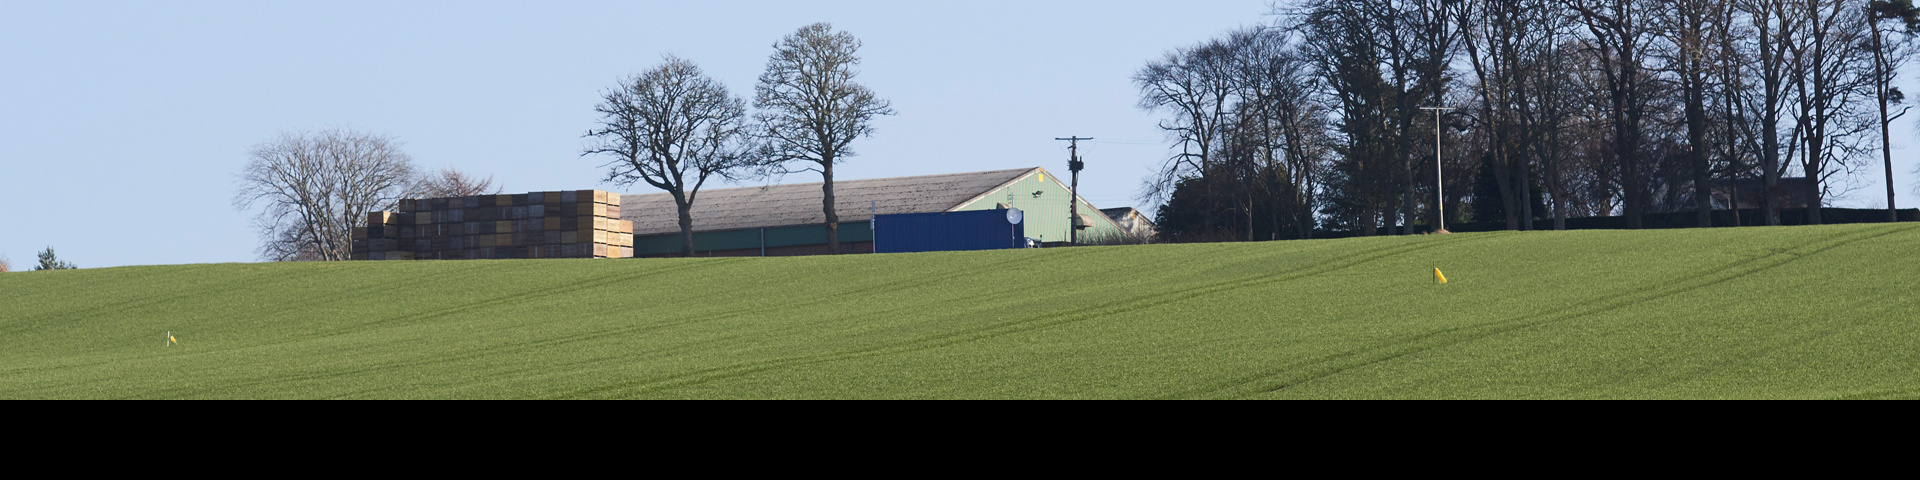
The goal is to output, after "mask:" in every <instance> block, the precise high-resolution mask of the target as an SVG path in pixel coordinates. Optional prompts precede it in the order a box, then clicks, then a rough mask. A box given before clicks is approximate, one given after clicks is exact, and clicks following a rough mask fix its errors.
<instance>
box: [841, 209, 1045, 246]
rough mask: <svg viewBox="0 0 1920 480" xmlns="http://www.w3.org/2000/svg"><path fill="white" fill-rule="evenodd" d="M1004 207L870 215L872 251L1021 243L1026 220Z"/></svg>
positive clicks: (1015, 244) (1024, 235)
mask: <svg viewBox="0 0 1920 480" xmlns="http://www.w3.org/2000/svg"><path fill="white" fill-rule="evenodd" d="M1007 212H1008V211H1007V210H968V211H962V212H936V213H907V214H900V215H877V216H875V217H873V251H874V252H878V253H901V252H939V251H949V250H992V249H998V248H1015V247H1019V246H1021V244H1022V243H1023V240H1025V238H1026V236H1027V226H1026V224H1025V222H1019V223H1016V222H1013V221H1012V219H1009V218H1008V215H1007Z"/></svg>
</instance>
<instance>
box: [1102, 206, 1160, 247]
mask: <svg viewBox="0 0 1920 480" xmlns="http://www.w3.org/2000/svg"><path fill="white" fill-rule="evenodd" d="M1100 213H1103V214H1106V215H1107V218H1108V219H1112V220H1113V223H1114V224H1115V225H1119V226H1120V229H1121V230H1125V231H1126V232H1127V234H1128V235H1132V236H1133V238H1138V239H1141V240H1146V239H1149V238H1153V236H1154V235H1158V234H1159V233H1160V229H1159V228H1158V227H1155V226H1154V225H1153V218H1152V217H1148V216H1147V214H1145V213H1141V212H1140V210H1137V209H1134V208H1133V207H1114V208H1102V209H1100Z"/></svg>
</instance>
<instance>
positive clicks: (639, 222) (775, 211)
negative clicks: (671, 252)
mask: <svg viewBox="0 0 1920 480" xmlns="http://www.w3.org/2000/svg"><path fill="white" fill-rule="evenodd" d="M1035 170H1039V168H1020V169H1013V170H994V171H989V172H971V173H949V174H944V175H922V176H917V177H894V178H874V179H867V180H839V181H835V182H833V200H834V201H833V203H834V210H835V213H837V214H839V215H840V221H842V222H863V221H866V220H867V219H869V218H871V217H872V214H871V213H870V212H871V210H869V209H868V205H870V204H871V205H874V206H876V207H877V208H878V209H879V213H881V214H896V213H927V212H944V211H948V210H951V209H953V208H956V207H959V206H961V204H963V203H966V202H967V201H970V200H973V199H975V198H977V197H979V196H980V195H983V194H986V193H987V192H989V191H992V190H993V189H995V188H998V187H1000V186H1001V185H1006V184H1007V183H1008V182H1012V181H1014V180H1016V179H1019V178H1021V177H1023V176H1025V175H1026V174H1028V173H1030V172H1033V171H1035ZM822 196H823V193H822V192H821V191H820V182H814V183H795V184H787V185H768V186H764V187H744V188H727V189H716V190H701V191H700V193H699V196H697V197H695V198H694V201H693V212H692V213H693V229H694V231H701V232H705V231H718V230H737V229H743V228H760V227H779V226H786V225H806V224H817V223H826V221H827V220H826V218H827V217H826V214H825V213H821V212H820V199H821V197H822ZM620 217H621V218H622V219H626V220H632V221H633V234H634V235H657V234H662V233H675V232H679V231H680V217H679V213H678V212H676V211H675V210H674V206H673V197H672V196H671V195H668V194H665V193H649V194H640V195H622V196H621V197H620Z"/></svg>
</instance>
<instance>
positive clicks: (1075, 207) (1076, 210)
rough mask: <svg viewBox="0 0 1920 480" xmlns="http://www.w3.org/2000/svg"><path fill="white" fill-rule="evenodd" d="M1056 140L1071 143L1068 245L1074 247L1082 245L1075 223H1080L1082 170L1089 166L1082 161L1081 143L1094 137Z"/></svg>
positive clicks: (1068, 162) (1068, 146)
mask: <svg viewBox="0 0 1920 480" xmlns="http://www.w3.org/2000/svg"><path fill="white" fill-rule="evenodd" d="M1054 140H1066V141H1068V142H1071V143H1068V144H1067V171H1069V172H1073V184H1072V185H1070V186H1069V187H1068V188H1069V189H1070V191H1071V192H1073V193H1072V194H1070V195H1067V197H1068V198H1067V244H1069V245H1072V244H1076V243H1080V226H1079V225H1075V223H1077V222H1079V221H1080V169H1081V168H1084V167H1086V166H1087V163H1086V162H1082V161H1080V141H1081V140H1093V137H1080V136H1077V135H1076V136H1072V137H1067V138H1055V139H1054Z"/></svg>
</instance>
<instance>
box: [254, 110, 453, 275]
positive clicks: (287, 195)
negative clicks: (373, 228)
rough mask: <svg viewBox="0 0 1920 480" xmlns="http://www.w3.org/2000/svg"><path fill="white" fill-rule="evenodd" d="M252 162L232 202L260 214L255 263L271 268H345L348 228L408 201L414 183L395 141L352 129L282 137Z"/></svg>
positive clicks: (264, 145) (264, 146) (258, 149)
mask: <svg viewBox="0 0 1920 480" xmlns="http://www.w3.org/2000/svg"><path fill="white" fill-rule="evenodd" d="M249 157H251V158H250V160H249V161H248V162H247V166H246V167H245V168H244V169H243V170H241V172H240V192H239V193H238V194H236V195H235V196H234V200H233V202H234V206H235V207H236V208H238V209H240V210H242V211H245V210H251V209H253V208H255V207H259V208H260V211H259V214H258V216H257V217H255V221H254V225H255V227H256V228H257V229H259V232H260V238H261V240H262V245H261V246H260V256H261V258H263V259H266V260H271V261H295V260H321V261H330V260H346V259H347V258H348V255H349V254H350V253H351V249H352V240H353V233H352V232H353V226H354V225H355V224H357V223H359V222H360V221H361V219H364V218H366V217H367V213H369V212H373V211H376V210H379V209H382V208H388V207H391V206H392V205H394V203H395V202H397V201H398V200H399V199H400V198H401V197H404V196H406V194H407V190H408V188H407V187H408V186H410V185H412V184H413V183H414V177H415V170H414V166H413V160H412V159H411V158H409V157H408V156H407V154H406V153H403V152H401V151H400V145H399V141H397V140H395V139H393V138H392V137H387V136H384V135H376V134H371V133H365V132H359V131H354V130H350V129H332V130H324V131H318V132H288V133H282V134H281V135H280V137H279V138H276V139H274V140H273V141H270V142H267V143H262V144H259V145H255V146H254V147H253V149H252V151H250V152H249Z"/></svg>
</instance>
